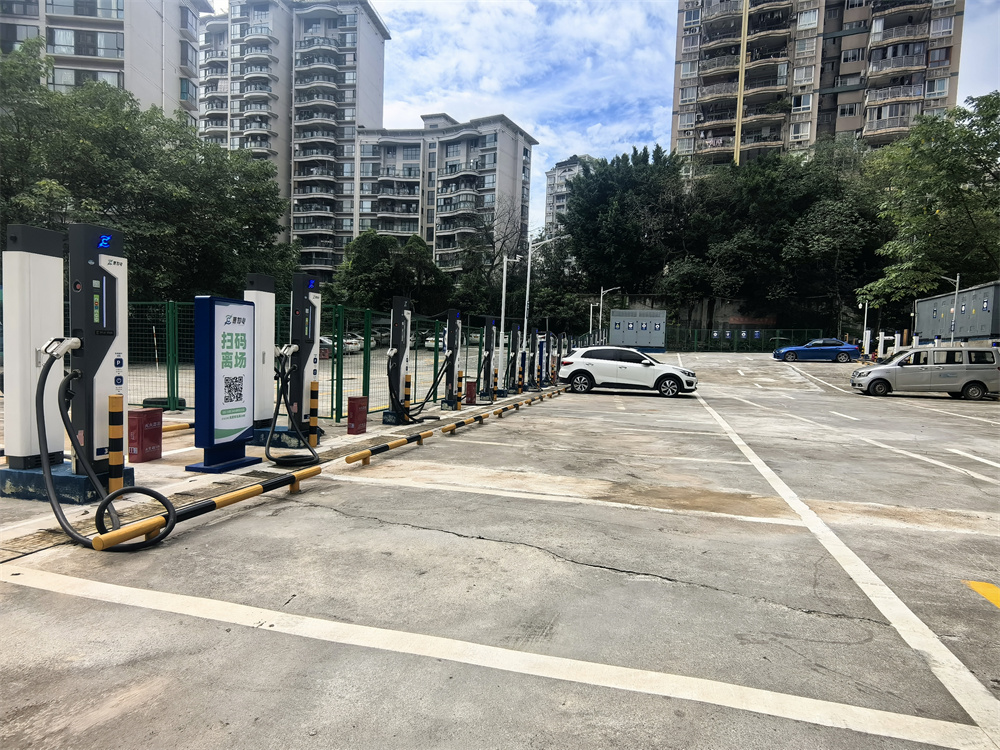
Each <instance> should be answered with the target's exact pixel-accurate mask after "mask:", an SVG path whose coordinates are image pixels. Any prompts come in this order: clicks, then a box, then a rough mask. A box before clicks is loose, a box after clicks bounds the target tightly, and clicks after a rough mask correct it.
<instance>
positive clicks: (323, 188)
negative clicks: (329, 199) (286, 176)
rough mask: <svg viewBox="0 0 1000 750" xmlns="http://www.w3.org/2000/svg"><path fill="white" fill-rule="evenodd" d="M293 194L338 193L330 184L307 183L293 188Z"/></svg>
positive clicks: (325, 194) (329, 194) (330, 194)
mask: <svg viewBox="0 0 1000 750" xmlns="http://www.w3.org/2000/svg"><path fill="white" fill-rule="evenodd" d="M292 195H324V196H327V195H328V196H332V195H336V193H335V192H334V190H333V187H332V186H330V185H305V186H303V187H297V188H295V189H294V190H292Z"/></svg>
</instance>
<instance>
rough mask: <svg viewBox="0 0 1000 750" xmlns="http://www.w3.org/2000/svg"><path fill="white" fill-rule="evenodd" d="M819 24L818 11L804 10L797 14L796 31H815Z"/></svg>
mask: <svg viewBox="0 0 1000 750" xmlns="http://www.w3.org/2000/svg"><path fill="white" fill-rule="evenodd" d="M818 23H819V11H818V10H804V11H802V12H801V13H799V20H798V24H797V26H798V29H799V31H802V29H815V28H816V26H817V24H818Z"/></svg>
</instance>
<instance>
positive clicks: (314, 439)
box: [309, 380, 319, 448]
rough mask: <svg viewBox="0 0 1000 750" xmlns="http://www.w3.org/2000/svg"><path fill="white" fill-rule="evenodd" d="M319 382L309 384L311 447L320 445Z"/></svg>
mask: <svg viewBox="0 0 1000 750" xmlns="http://www.w3.org/2000/svg"><path fill="white" fill-rule="evenodd" d="M318 414H319V382H318V381H316V380H313V381H312V382H311V383H309V445H310V446H312V447H313V448H315V447H316V446H317V445H319V418H318V416H317V415H318Z"/></svg>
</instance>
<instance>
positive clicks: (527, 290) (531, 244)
mask: <svg viewBox="0 0 1000 750" xmlns="http://www.w3.org/2000/svg"><path fill="white" fill-rule="evenodd" d="M565 238H566V235H563V234H560V235H557V236H556V237H549V238H548V239H547V240H542V241H541V242H532V241H531V240H528V280H527V284H526V288H525V290H524V340H525V347H527V341H528V301H529V298H530V297H531V253H532V251H533V250H534V249H535V248H536V247H541V246H542V245H547V244H549V243H550V242H555V241H556V240H562V239H565ZM535 343H536V342H534V341H532V342H531V345H532V346H534V345H535Z"/></svg>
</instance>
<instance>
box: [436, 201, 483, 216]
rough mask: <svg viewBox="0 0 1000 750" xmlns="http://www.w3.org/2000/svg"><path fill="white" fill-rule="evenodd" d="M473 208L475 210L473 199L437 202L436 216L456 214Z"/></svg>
mask: <svg viewBox="0 0 1000 750" xmlns="http://www.w3.org/2000/svg"><path fill="white" fill-rule="evenodd" d="M475 210H476V202H475V201H455V202H454V203H445V204H440V203H439V204H438V207H437V212H438V216H445V215H450V214H457V213H462V212H467V211H475Z"/></svg>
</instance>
